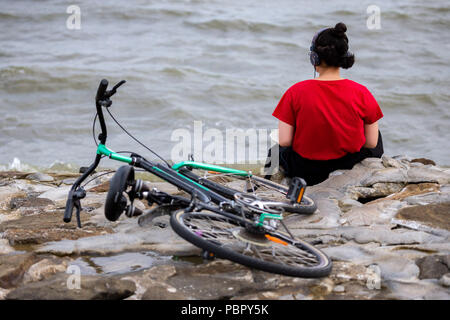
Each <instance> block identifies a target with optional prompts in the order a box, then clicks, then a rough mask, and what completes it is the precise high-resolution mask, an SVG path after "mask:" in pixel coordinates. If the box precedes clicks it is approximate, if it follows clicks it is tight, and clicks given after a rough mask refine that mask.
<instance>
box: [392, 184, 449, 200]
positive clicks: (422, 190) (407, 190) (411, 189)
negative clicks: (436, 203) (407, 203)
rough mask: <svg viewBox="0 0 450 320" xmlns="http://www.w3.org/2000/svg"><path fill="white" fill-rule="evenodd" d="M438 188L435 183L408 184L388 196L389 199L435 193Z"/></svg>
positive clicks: (401, 198)
mask: <svg viewBox="0 0 450 320" xmlns="http://www.w3.org/2000/svg"><path fill="white" fill-rule="evenodd" d="M439 189H440V185H439V184H437V183H429V182H426V183H418V184H408V185H406V186H405V187H404V188H403V189H402V190H401V191H399V192H396V193H394V194H391V195H389V196H388V199H389V200H403V199H405V198H409V197H412V196H416V195H421V194H427V193H433V192H434V193H436V192H438V191H439Z"/></svg>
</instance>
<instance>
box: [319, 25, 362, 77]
mask: <svg viewBox="0 0 450 320" xmlns="http://www.w3.org/2000/svg"><path fill="white" fill-rule="evenodd" d="M346 31H347V26H346V25H345V24H344V23H342V22H339V23H337V24H336V26H335V27H334V28H328V29H326V30H324V31H322V32H321V33H320V34H319V36H318V37H317V39H316V42H315V51H316V52H317V54H318V55H319V57H320V59H321V60H322V61H325V63H326V64H327V65H329V66H334V67H342V68H344V69H348V68H350V67H351V66H352V65H353V63H355V56H354V55H353V53H351V52H350V51H348V38H347V36H346V34H345V32H346Z"/></svg>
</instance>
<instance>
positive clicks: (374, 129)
mask: <svg viewBox="0 0 450 320" xmlns="http://www.w3.org/2000/svg"><path fill="white" fill-rule="evenodd" d="M364 135H365V137H366V143H365V144H364V145H363V147H364V148H369V149H372V148H375V147H376V146H377V143H378V121H375V122H374V123H371V124H365V125H364Z"/></svg>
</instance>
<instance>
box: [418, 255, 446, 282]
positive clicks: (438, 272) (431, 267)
mask: <svg viewBox="0 0 450 320" xmlns="http://www.w3.org/2000/svg"><path fill="white" fill-rule="evenodd" d="M416 264H417V266H418V267H419V268H420V275H419V279H439V278H441V277H442V276H443V275H445V274H447V273H449V272H450V255H446V256H440V255H432V256H427V257H424V258H421V259H418V260H417V261H416Z"/></svg>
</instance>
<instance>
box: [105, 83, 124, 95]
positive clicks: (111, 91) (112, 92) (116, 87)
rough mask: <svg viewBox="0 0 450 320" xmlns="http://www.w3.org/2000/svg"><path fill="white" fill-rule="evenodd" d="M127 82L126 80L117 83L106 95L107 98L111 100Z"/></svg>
mask: <svg viewBox="0 0 450 320" xmlns="http://www.w3.org/2000/svg"><path fill="white" fill-rule="evenodd" d="M125 82H126V81H125V80H122V81H120V82H119V83H117V84H116V85H115V86H114V87H113V88H112V89H111V90H109V91H107V92H106V93H105V98H111V97H112V96H113V95H114V94H115V93H116V91H117V89H118V88H119V87H120V86H121V85H123V84H124V83H125Z"/></svg>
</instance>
